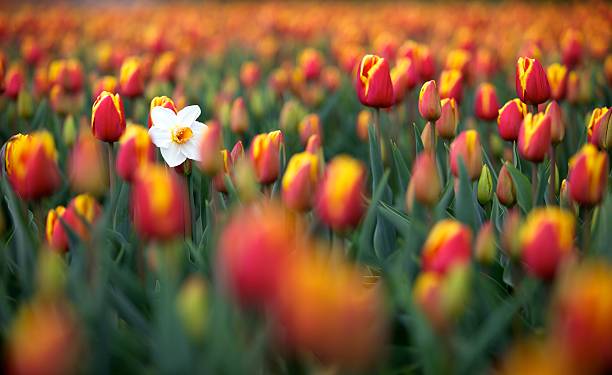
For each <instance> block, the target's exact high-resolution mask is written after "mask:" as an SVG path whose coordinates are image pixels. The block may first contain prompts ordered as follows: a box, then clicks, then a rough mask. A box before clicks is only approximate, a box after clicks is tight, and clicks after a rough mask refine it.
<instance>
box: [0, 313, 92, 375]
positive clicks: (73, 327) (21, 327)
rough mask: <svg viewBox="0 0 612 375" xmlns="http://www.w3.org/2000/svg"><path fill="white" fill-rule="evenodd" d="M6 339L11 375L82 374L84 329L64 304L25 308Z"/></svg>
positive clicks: (18, 315) (16, 318) (12, 325)
mask: <svg viewBox="0 0 612 375" xmlns="http://www.w3.org/2000/svg"><path fill="white" fill-rule="evenodd" d="M6 336H7V337H6V342H5V345H6V357H5V358H4V359H5V360H6V363H4V364H3V365H6V367H4V366H3V367H4V369H5V370H6V371H7V372H8V373H9V374H71V373H76V372H79V371H77V369H78V367H79V366H78V365H79V360H80V358H79V352H80V351H81V350H80V348H81V342H80V341H81V340H80V329H79V327H78V325H77V321H76V317H75V315H74V313H73V312H72V310H71V309H70V308H69V307H68V306H67V305H65V304H63V303H60V302H46V301H34V302H32V303H26V304H22V305H21V306H20V308H19V310H18V311H17V314H16V316H15V318H14V319H13V322H12V323H11V326H10V329H9V330H8V332H7V334H6ZM32 337H36V340H32Z"/></svg>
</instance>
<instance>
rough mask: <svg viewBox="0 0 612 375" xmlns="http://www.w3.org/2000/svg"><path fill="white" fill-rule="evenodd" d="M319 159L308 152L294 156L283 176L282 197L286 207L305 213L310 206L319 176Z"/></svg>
mask: <svg viewBox="0 0 612 375" xmlns="http://www.w3.org/2000/svg"><path fill="white" fill-rule="evenodd" d="M319 170H320V164H319V158H318V157H317V155H316V154H312V153H310V152H300V153H297V154H294V155H293V156H292V157H291V159H289V163H288V164H287V169H286V171H285V174H284V175H283V181H282V196H283V202H284V203H285V205H287V207H289V208H291V209H293V210H296V211H307V210H308V209H310V207H311V206H312V202H313V199H314V193H315V189H316V186H317V182H318V180H319V175H320V172H319Z"/></svg>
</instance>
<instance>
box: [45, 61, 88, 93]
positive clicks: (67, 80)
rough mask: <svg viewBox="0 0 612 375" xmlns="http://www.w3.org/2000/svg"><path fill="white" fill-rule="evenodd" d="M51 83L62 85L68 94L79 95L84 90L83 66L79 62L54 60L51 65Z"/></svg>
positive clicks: (49, 77)
mask: <svg viewBox="0 0 612 375" xmlns="http://www.w3.org/2000/svg"><path fill="white" fill-rule="evenodd" d="M48 79H49V82H50V83H51V85H60V86H61V87H62V88H63V89H64V90H65V91H66V92H68V93H71V94H73V93H78V92H80V91H81V89H82V88H83V80H84V77H83V66H82V65H81V63H80V62H79V61H78V60H75V59H67V60H54V61H52V62H51V64H50V65H49V76H48Z"/></svg>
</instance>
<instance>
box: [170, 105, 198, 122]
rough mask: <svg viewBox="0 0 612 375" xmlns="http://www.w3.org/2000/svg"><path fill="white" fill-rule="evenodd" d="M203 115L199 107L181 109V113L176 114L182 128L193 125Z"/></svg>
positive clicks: (192, 106)
mask: <svg viewBox="0 0 612 375" xmlns="http://www.w3.org/2000/svg"><path fill="white" fill-rule="evenodd" d="M201 113H202V111H201V110H200V106H199V105H190V106H187V107H185V108H183V109H181V110H180V111H179V113H177V114H176V117H177V118H178V124H179V125H180V126H191V124H193V122H194V121H195V120H197V119H198V117H200V114H201Z"/></svg>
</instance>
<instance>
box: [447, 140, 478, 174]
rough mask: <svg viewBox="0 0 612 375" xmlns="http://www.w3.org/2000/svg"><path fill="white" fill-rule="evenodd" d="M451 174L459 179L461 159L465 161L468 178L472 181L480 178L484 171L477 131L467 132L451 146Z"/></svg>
mask: <svg viewBox="0 0 612 375" xmlns="http://www.w3.org/2000/svg"><path fill="white" fill-rule="evenodd" d="M449 157H450V164H451V172H453V175H454V176H455V177H459V158H462V159H463V163H464V164H465V168H466V170H467V173H468V176H469V177H470V179H472V181H474V180H476V179H477V178H478V177H480V173H481V169H482V150H481V146H480V136H479V135H478V132H477V131H476V130H465V131H463V132H461V134H459V136H458V137H457V138H455V140H454V141H453V143H451V146H450V156H449Z"/></svg>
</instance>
